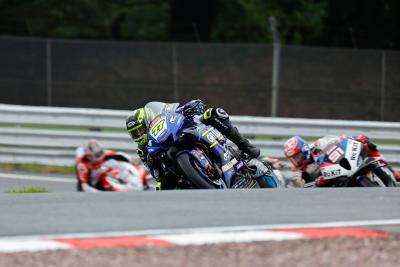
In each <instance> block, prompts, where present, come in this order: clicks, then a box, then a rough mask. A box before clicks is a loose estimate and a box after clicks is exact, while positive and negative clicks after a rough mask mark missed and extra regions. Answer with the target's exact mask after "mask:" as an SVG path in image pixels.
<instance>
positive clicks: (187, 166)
mask: <svg viewBox="0 0 400 267" xmlns="http://www.w3.org/2000/svg"><path fill="white" fill-rule="evenodd" d="M176 161H177V164H178V166H179V168H180V169H181V171H182V172H183V174H184V175H185V176H186V177H187V178H188V179H189V180H190V182H192V183H193V184H194V185H195V186H196V187H197V188H199V189H224V188H226V185H225V182H224V181H223V180H222V179H221V178H220V179H217V180H211V179H210V178H209V177H208V175H207V174H206V173H204V171H203V170H202V169H201V168H200V167H199V165H198V164H197V163H196V159H195V158H194V157H191V156H190V154H188V153H182V154H180V155H179V156H178V157H177V158H176Z"/></svg>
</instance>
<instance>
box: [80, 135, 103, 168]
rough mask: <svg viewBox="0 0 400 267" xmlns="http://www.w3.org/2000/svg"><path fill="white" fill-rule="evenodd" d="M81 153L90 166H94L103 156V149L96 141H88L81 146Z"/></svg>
mask: <svg viewBox="0 0 400 267" xmlns="http://www.w3.org/2000/svg"><path fill="white" fill-rule="evenodd" d="M83 153H84V156H85V158H86V159H87V160H88V161H89V162H90V163H91V164H96V163H97V162H98V161H99V160H100V159H101V158H102V157H103V156H104V149H103V147H102V146H101V145H100V144H99V143H98V142H97V141H96V140H89V141H88V142H86V143H85V144H84V145H83Z"/></svg>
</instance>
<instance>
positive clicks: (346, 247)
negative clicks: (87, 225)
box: [0, 236, 400, 267]
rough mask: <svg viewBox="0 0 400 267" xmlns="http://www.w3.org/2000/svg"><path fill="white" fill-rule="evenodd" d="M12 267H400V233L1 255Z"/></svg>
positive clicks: (0, 266) (3, 265) (0, 264)
mask: <svg viewBox="0 0 400 267" xmlns="http://www.w3.org/2000/svg"><path fill="white" fill-rule="evenodd" d="M10 266H32V267H36V266H37V267H38V266H46V267H51V266H57V267H71V266H85V267H91V266H93V267H95V266H96V267H102V266H104V267H113V266H135V267H140V266H154V267H156V266H157V267H160V266H163V267H168V266H185V267H191V266H207V267H208V266H246V267H247V266H248V267H256V266H307V267H314V266H324V267H325V266H335V267H336V266H351V267H356V266H363V267H368V266H379V267H385V266H393V267H395V266H396V267H398V266H400V236H391V237H389V238H352V237H336V238H324V239H322V238H321V239H305V240H304V239H303V240H292V241H268V242H252V243H225V244H212V245H200V246H194V245H191V246H171V247H130V248H102V249H90V250H57V251H41V252H20V253H0V267H10Z"/></svg>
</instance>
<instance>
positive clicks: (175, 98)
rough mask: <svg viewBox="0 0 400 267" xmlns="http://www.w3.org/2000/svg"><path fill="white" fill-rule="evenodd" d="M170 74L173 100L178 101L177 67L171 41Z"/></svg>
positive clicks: (174, 46) (174, 48) (174, 49)
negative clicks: (172, 84) (172, 85)
mask: <svg viewBox="0 0 400 267" xmlns="http://www.w3.org/2000/svg"><path fill="white" fill-rule="evenodd" d="M172 75H173V76H174V77H173V83H174V101H175V102H179V90H178V67H177V59H176V44H175V43H172Z"/></svg>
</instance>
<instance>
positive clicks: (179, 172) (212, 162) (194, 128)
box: [145, 102, 282, 189]
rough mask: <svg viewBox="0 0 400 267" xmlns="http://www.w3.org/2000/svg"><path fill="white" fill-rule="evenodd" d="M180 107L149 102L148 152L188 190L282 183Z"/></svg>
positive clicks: (266, 166)
mask: <svg viewBox="0 0 400 267" xmlns="http://www.w3.org/2000/svg"><path fill="white" fill-rule="evenodd" d="M177 106H178V104H165V103H161V102H150V103H149V104H147V105H146V106H145V108H146V109H147V110H148V112H151V113H153V114H154V116H153V117H154V119H153V120H151V122H150V124H149V129H148V136H149V140H150V141H149V146H148V153H149V155H150V157H151V158H157V159H158V160H161V162H162V165H163V167H164V169H165V172H169V173H172V174H173V176H174V177H176V179H177V180H181V181H185V183H186V184H187V185H188V186H187V187H186V188H199V189H227V188H277V187H282V185H281V182H280V181H279V179H278V178H277V177H276V175H275V174H274V172H273V168H272V166H271V165H270V164H268V162H263V161H260V160H257V159H245V158H244V157H242V156H241V155H240V154H239V153H238V151H237V150H235V149H234V148H233V147H232V146H230V145H229V144H228V143H227V139H226V137H225V136H224V135H222V134H221V132H219V131H218V130H217V129H215V128H214V127H212V126H209V125H205V124H203V123H201V122H200V121H199V119H198V117H196V116H184V115H182V114H181V113H178V112H176V108H177Z"/></svg>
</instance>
